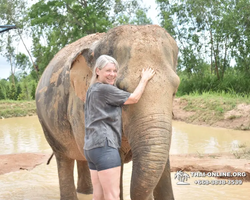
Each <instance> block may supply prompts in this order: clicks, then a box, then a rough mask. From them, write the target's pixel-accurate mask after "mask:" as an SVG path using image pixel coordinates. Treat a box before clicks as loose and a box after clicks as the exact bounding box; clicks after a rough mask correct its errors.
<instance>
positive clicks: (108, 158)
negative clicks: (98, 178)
mask: <svg viewBox="0 0 250 200" xmlns="http://www.w3.org/2000/svg"><path fill="white" fill-rule="evenodd" d="M84 154H85V157H86V159H87V161H88V166H89V169H91V170H97V171H102V170H105V169H111V168H114V167H119V166H121V157H120V154H119V150H118V149H115V148H113V147H110V146H108V141H106V143H105V146H104V147H98V148H94V149H90V150H84Z"/></svg>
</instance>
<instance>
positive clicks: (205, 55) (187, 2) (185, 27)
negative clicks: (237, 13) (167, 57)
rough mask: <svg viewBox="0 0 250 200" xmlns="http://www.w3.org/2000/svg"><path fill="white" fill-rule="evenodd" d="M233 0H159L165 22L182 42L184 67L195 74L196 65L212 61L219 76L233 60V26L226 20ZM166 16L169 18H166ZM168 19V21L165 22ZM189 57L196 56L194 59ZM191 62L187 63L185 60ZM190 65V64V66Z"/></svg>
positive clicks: (163, 22) (213, 70)
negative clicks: (231, 48)
mask: <svg viewBox="0 0 250 200" xmlns="http://www.w3.org/2000/svg"><path fill="white" fill-rule="evenodd" d="M233 2H234V0H211V1H207V0H180V1H174V0H172V1H171V2H170V1H163V0H157V3H158V5H159V6H160V10H161V14H160V15H161V19H162V25H163V26H165V25H166V26H167V27H166V28H170V30H171V32H172V33H173V34H174V37H175V38H176V40H177V41H178V43H179V48H180V55H181V62H180V64H181V65H183V66H182V67H181V68H182V69H183V70H187V73H193V72H194V71H195V66H199V62H200V61H201V60H203V62H201V63H204V62H205V63H209V62H210V66H211V72H212V73H215V74H216V76H217V79H218V80H220V79H222V78H223V76H224V73H225V70H226V68H227V67H229V63H230V59H231V58H230V53H229V52H230V49H229V44H230V41H232V38H231V37H230V34H231V29H230V26H229V23H228V21H227V20H226V19H227V18H228V17H227V16H228V15H229V14H230V8H231V6H232V3H233ZM166 16H167V17H168V18H170V19H166ZM165 21H167V23H166V22H165ZM190 57H191V58H192V57H193V58H195V59H191V60H190ZM187 60H189V61H191V62H185V61H187ZM187 64H188V65H187Z"/></svg>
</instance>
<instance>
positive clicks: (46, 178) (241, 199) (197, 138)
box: [0, 116, 250, 200]
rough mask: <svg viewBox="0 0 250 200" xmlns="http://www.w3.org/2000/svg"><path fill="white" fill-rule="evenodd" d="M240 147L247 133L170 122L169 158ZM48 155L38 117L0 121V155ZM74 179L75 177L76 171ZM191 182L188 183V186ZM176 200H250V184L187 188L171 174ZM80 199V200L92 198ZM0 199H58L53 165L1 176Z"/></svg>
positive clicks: (126, 188) (245, 142) (128, 173)
mask: <svg viewBox="0 0 250 200" xmlns="http://www.w3.org/2000/svg"><path fill="white" fill-rule="evenodd" d="M241 145H246V146H250V132H249V131H248V132H243V131H234V130H227V129H218V128H211V127H203V126H195V125H190V124H186V123H183V122H176V121H174V122H173V135H172V143H171V150H170V153H171V154H183V153H197V152H198V153H219V152H230V151H232V150H237V149H239V147H240V146H241ZM24 152H46V153H47V152H48V153H50V152H51V149H50V147H49V145H48V144H47V142H46V140H45V138H44V135H43V132H42V129H41V126H40V124H39V122H38V119H37V117H36V116H35V117H25V118H13V119H4V120H0V153H1V154H11V153H24ZM131 166H132V163H128V164H126V165H125V169H124V199H125V200H129V199H130V197H129V190H130V177H131V168H132V167H131ZM75 177H77V173H76V170H75ZM192 181H193V180H192V179H191V180H190V183H191V182H192ZM172 183H173V190H174V194H175V198H176V200H182V199H185V200H193V199H202V200H210V199H218V200H224V199H227V200H230V199H232V200H235V199H238V200H248V199H250V193H249V188H250V183H243V185H241V186H229V185H224V186H212V185H210V186H204V185H203V186H199V185H195V184H191V185H189V186H183V185H181V186H180V185H176V180H175V179H174V173H172ZM78 195H79V200H90V199H91V196H84V195H80V194H78ZM0 199H1V200H2V199H3V200H9V199H11V200H23V199H25V200H44V199H50V200H52V199H53V200H56V199H59V184H58V177H57V168H56V161H55V159H52V161H51V164H50V165H46V164H42V165H40V166H38V167H36V168H35V169H33V170H31V171H18V172H13V173H8V174H3V175H0Z"/></svg>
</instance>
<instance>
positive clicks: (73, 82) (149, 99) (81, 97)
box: [36, 25, 179, 200]
mask: <svg viewBox="0 0 250 200" xmlns="http://www.w3.org/2000/svg"><path fill="white" fill-rule="evenodd" d="M102 54H108V55H110V56H113V57H114V58H115V59H116V60H117V61H118V63H119V64H120V67H121V68H120V73H119V76H118V79H117V86H118V87H119V88H121V89H123V90H126V91H129V92H133V91H134V89H135V88H136V86H137V85H138V83H139V80H140V74H141V70H142V69H143V68H146V67H153V68H154V69H155V70H156V75H155V76H154V77H153V78H152V79H151V80H150V81H149V83H148V85H147V87H146V90H145V92H144V94H143V95H142V98H141V99H140V101H139V102H138V103H137V104H133V105H127V106H124V107H123V113H122V119H123V140H122V148H121V150H120V154H121V158H122V163H126V162H129V161H131V160H133V169H132V179H131V199H132V200H153V199H155V200H169V199H174V196H173V191H172V185H171V179H170V164H169V149H170V143H171V134H172V122H171V120H172V102H173V97H174V95H175V93H176V91H177V88H178V85H179V78H178V76H177V75H176V65H177V54H178V47H177V45H176V42H175V41H174V39H173V38H172V37H171V36H170V35H169V34H168V33H167V32H166V31H165V30H164V29H163V28H161V27H159V26H156V25H147V26H130V25H126V26H119V27H116V28H114V29H111V30H110V31H109V32H108V33H102V34H92V35H89V36H86V37H83V38H82V39H79V40H78V41H76V42H74V43H72V44H70V45H68V46H66V47H65V48H63V49H62V50H61V51H59V52H58V54H57V55H56V56H55V57H54V58H53V59H52V61H51V62H50V63H49V65H48V66H47V68H46V70H45V71H44V73H43V75H42V77H41V79H40V82H39V84H38V87H37V91H36V104H37V114H38V117H39V120H40V123H41V125H42V128H43V131H44V134H45V136H46V139H47V141H48V143H49V144H50V146H51V148H52V149H53V152H54V154H55V156H56V160H57V167H58V175H59V183H60V195H61V199H63V200H70V199H77V195H76V191H77V192H79V193H84V194H91V193H92V185H91V180H90V173H89V169H88V166H87V162H86V159H85V157H84V152H83V146H84V135H85V133H84V101H85V94H86V91H87V89H88V87H89V81H90V78H91V76H92V69H93V66H94V63H95V60H96V59H97V58H98V57H99V56H100V55H102ZM74 160H76V161H77V168H78V182H77V190H76V189H75V185H74V179H73V167H74ZM121 181H122V180H121ZM121 193H122V187H121ZM121 199H122V196H121Z"/></svg>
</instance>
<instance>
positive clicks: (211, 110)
mask: <svg viewBox="0 0 250 200" xmlns="http://www.w3.org/2000/svg"><path fill="white" fill-rule="evenodd" d="M180 98H181V101H184V102H186V106H185V108H184V110H186V111H191V112H195V114H194V115H192V116H191V117H190V118H189V119H188V120H189V121H188V122H194V121H196V120H199V121H203V122H206V123H207V124H213V123H214V122H216V121H219V120H222V119H223V118H224V113H225V112H227V111H230V110H232V109H234V108H235V107H236V106H237V105H238V104H241V103H246V104H250V98H249V97H242V96H239V95H237V94H228V93H224V92H221V93H215V92H203V93H202V94H198V92H194V93H192V94H190V95H184V96H181V97H180ZM231 118H232V119H234V118H237V116H234V117H233V116H232V117H231Z"/></svg>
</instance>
